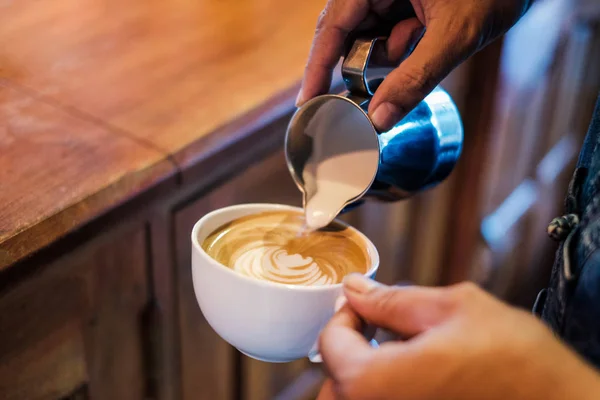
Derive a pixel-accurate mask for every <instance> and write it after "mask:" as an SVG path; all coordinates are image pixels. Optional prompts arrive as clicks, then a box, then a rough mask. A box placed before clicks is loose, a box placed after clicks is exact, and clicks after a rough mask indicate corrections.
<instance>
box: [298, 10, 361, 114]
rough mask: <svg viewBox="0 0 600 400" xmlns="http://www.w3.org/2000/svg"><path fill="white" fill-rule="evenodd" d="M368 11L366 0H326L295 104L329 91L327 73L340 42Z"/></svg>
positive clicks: (340, 49) (339, 52) (340, 48)
mask: <svg viewBox="0 0 600 400" xmlns="http://www.w3.org/2000/svg"><path fill="white" fill-rule="evenodd" d="M368 10H369V2H368V1H366V0H329V2H328V3H327V5H326V6H325V10H323V12H322V13H321V16H320V17H319V22H318V23H317V29H316V32H315V37H314V39H313V43H312V47H311V50H310V54H309V56H308V62H307V64H306V68H305V70H304V80H303V82H302V88H301V89H300V93H299V94H298V98H297V100H296V105H297V106H300V105H302V104H303V103H305V102H306V101H307V100H309V99H311V98H312V97H314V96H317V95H319V94H323V93H326V92H327V91H328V90H329V86H330V85H331V74H332V72H333V69H334V67H335V66H336V64H337V63H338V61H339V59H340V57H341V56H342V52H343V48H344V41H345V39H346V37H347V36H348V33H349V32H350V31H352V30H353V29H354V28H356V27H357V26H358V25H359V24H360V23H361V21H362V20H363V19H364V18H365V17H366V16H367V14H368Z"/></svg>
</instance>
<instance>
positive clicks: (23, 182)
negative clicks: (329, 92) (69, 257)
mask: <svg viewBox="0 0 600 400" xmlns="http://www.w3.org/2000/svg"><path fill="white" fill-rule="evenodd" d="M323 5H324V0H309V1H303V2H287V1H276V0H248V1H237V0H227V1H226V0H201V1H191V0H189V1H188V0H184V1H171V2H153V1H142V0H118V1H117V0H109V1H98V0H53V1H45V2H35V1H33V0H22V1H13V2H2V3H0V152H1V153H0V154H1V155H0V157H1V158H0V207H1V208H0V268H4V267H6V266H7V265H10V264H11V263H13V262H15V261H17V260H19V259H21V258H23V257H25V256H27V255H29V254H31V253H32V252H34V251H36V250H38V249H40V248H41V247H43V246H46V245H47V244H49V243H51V242H53V241H54V240H56V239H57V238H59V237H61V236H63V235H64V234H65V233H67V232H69V231H71V230H73V229H75V228H76V227H78V226H81V225H82V224H83V223H85V222H86V221H89V220H90V219H92V218H94V217H95V216H97V215H99V214H101V213H103V212H105V211H106V210H108V209H110V208H112V207H115V206H116V205H118V204H120V203H121V202H123V201H125V200H127V199H129V198H131V197H133V196H135V195H136V194H138V193H140V192H143V191H145V190H147V189H148V188H151V187H152V186H154V185H156V184H157V183H158V182H160V181H162V180H165V179H167V178H169V177H172V176H174V175H177V174H178V173H180V172H181V171H182V170H184V169H185V168H187V167H188V166H189V165H190V164H193V162H194V160H196V159H199V158H201V157H202V156H203V153H204V152H211V151H212V152H214V151H217V150H218V149H219V148H220V146H224V145H226V143H223V140H219V138H212V139H209V138H211V135H210V134H211V133H213V132H215V131H217V129H219V128H221V127H223V126H227V125H230V124H236V121H237V123H238V124H239V123H240V122H239V121H240V120H241V119H242V117H243V116H247V115H248V113H250V112H252V113H251V115H252V116H253V117H252V121H258V120H260V119H261V118H267V116H265V115H263V113H262V112H261V107H265V106H264V105H265V104H269V107H268V110H267V108H265V109H264V112H265V113H266V112H269V113H271V114H273V113H275V114H278V115H283V113H285V112H288V111H289V110H290V109H291V108H292V107H293V100H294V97H295V94H296V89H297V87H298V83H299V80H300V78H301V75H302V70H303V67H304V64H305V60H306V56H307V53H308V49H309V46H310V41H311V38H312V34H313V32H314V27H315V23H316V19H317V17H318V14H319V12H320V10H321V9H322V7H323ZM274 98H277V102H276V104H273V101H274V100H273V99H274ZM269 117H272V115H270V116H269ZM282 134H283V132H282ZM235 139H236V137H235V135H233V136H230V137H227V141H232V140H233V141H235ZM207 140H208V142H207ZM199 143H201V144H202V145H201V146H200V145H199Z"/></svg>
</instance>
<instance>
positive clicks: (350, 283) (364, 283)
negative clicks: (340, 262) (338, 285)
mask: <svg viewBox="0 0 600 400" xmlns="http://www.w3.org/2000/svg"><path fill="white" fill-rule="evenodd" d="M377 285H378V283H377V282H375V281H374V280H372V279H369V278H367V277H366V276H364V275H361V274H350V275H346V277H345V278H344V289H347V290H350V291H352V292H355V293H367V292H368V291H370V290H371V289H373V288H374V287H376V286H377Z"/></svg>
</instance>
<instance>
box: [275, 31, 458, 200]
mask: <svg viewBox="0 0 600 400" xmlns="http://www.w3.org/2000/svg"><path fill="white" fill-rule="evenodd" d="M385 49H386V46H385V39H382V38H375V39H358V40H356V41H355V42H354V44H353V46H352V48H351V49H350V52H349V53H348V55H347V56H346V58H345V60H344V63H343V65H342V77H343V79H344V83H345V85H346V88H347V90H348V91H347V92H344V93H341V94H339V95H335V94H327V95H323V96H318V97H316V98H313V99H311V100H309V101H308V102H307V103H305V104H304V105H303V106H301V107H300V108H299V109H298V110H297V111H296V113H295V114H294V116H293V117H292V120H291V121H290V124H289V126H288V130H287V134H286V142H285V153H286V160H287V164H288V168H289V170H290V173H291V174H292V177H293V179H294V181H295V182H296V184H297V186H298V187H299V189H300V190H301V191H302V192H303V193H304V195H305V197H306V193H307V188H306V185H307V184H308V183H307V182H305V181H304V179H303V172H304V169H305V168H306V166H307V160H308V159H309V158H310V156H311V153H312V152H313V151H315V150H314V149H313V144H314V132H312V131H314V130H315V129H317V128H315V127H321V131H324V130H326V131H327V132H330V133H327V134H326V135H325V138H324V140H334V137H337V139H335V140H338V141H339V144H334V147H336V148H337V147H340V148H341V147H343V148H344V150H340V151H356V150H360V149H365V148H369V147H372V148H378V151H379V160H378V163H377V165H373V166H369V165H365V166H364V167H365V168H371V170H372V176H373V178H372V180H371V182H367V184H365V187H364V190H363V191H362V192H360V193H357V194H356V196H354V197H353V198H351V199H348V201H347V203H346V205H345V206H349V205H352V204H357V203H356V202H357V201H358V200H360V199H361V198H363V197H364V198H369V197H374V198H376V199H379V200H383V201H395V200H400V199H404V198H406V197H408V196H411V195H412V194H414V193H416V192H419V191H421V190H424V189H426V188H430V187H432V186H435V185H436V184H438V183H440V182H442V181H443V180H444V179H445V178H446V177H448V175H449V174H450V173H451V171H452V169H453V168H454V166H455V165H456V163H457V161H458V159H459V157H460V154H461V149H462V143H463V127H462V122H461V118H460V115H459V112H458V109H457V108H456V105H455V104H454V102H453V101H452V99H451V98H450V96H449V95H448V93H447V92H446V91H444V90H443V89H441V88H439V87H438V88H436V89H435V90H433V92H431V93H430V94H429V95H428V96H427V97H426V98H425V99H424V100H423V101H422V102H421V103H419V104H418V105H417V106H416V107H415V108H414V109H413V110H412V111H411V112H410V113H409V114H408V115H407V116H406V117H404V118H403V119H402V120H401V121H400V122H398V123H397V124H396V125H395V126H394V127H393V128H392V129H390V130H388V131H386V132H378V131H377V129H376V128H375V126H374V125H373V123H372V122H371V120H370V118H369V116H368V115H367V108H368V105H369V102H370V100H371V97H372V96H373V93H374V91H375V89H376V87H377V86H378V85H379V84H380V83H381V81H382V80H383V77H385V75H386V74H387V73H389V71H391V70H392V68H393V66H391V65H389V64H388V63H387V55H386V50H385ZM367 67H368V68H367ZM370 75H375V77H374V78H371V77H370ZM322 127H326V128H322ZM338 129H340V130H343V131H344V132H339V134H338V135H337V136H336V133H335V131H336V130H338ZM346 134H347V136H344V135H346ZM327 135H330V136H331V139H328V137H327ZM340 138H344V140H340ZM305 200H306V199H305Z"/></svg>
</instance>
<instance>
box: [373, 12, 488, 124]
mask: <svg viewBox="0 0 600 400" xmlns="http://www.w3.org/2000/svg"><path fill="white" fill-rule="evenodd" d="M445 25H449V24H444V25H442V24H441V23H438V25H433V26H431V27H430V26H428V27H427V30H426V31H425V34H424V35H423V37H422V39H421V40H420V41H419V43H418V44H417V46H416V47H415V49H414V51H413V52H412V54H411V55H410V56H408V58H406V60H404V61H403V62H402V63H401V64H400V66H399V67H398V68H396V69H395V70H394V71H392V72H391V73H390V74H389V75H388V76H387V77H386V78H385V79H384V81H383V82H382V83H381V85H380V86H379V88H378V89H377V91H376V92H375V95H374V96H373V99H372V100H371V103H370V104H369V115H370V116H371V119H372V120H373V123H374V124H375V126H376V127H377V128H378V129H379V130H381V131H385V130H388V129H390V128H391V127H392V126H394V124H396V123H397V122H398V121H400V120H401V119H402V118H403V117H404V116H405V115H406V114H407V113H408V112H410V111H411V110H412V109H413V108H414V107H415V106H416V105H417V104H418V103H419V102H420V101H421V100H423V99H424V98H425V96H426V95H427V94H429V93H430V92H431V91H432V90H433V89H434V88H435V86H437V85H438V84H439V83H440V82H441V81H442V79H443V78H445V77H446V75H447V74H448V73H450V71H451V70H452V69H453V68H455V67H456V66H457V65H458V64H460V63H461V62H462V61H463V60H464V59H465V58H466V57H467V55H469V54H470V53H472V52H474V51H475V48H476V46H477V43H476V42H477V40H476V38H471V37H470V36H469V34H468V33H464V32H462V31H458V32H457V31H456V30H457V28H454V27H452V26H445ZM399 35H400V34H399Z"/></svg>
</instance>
